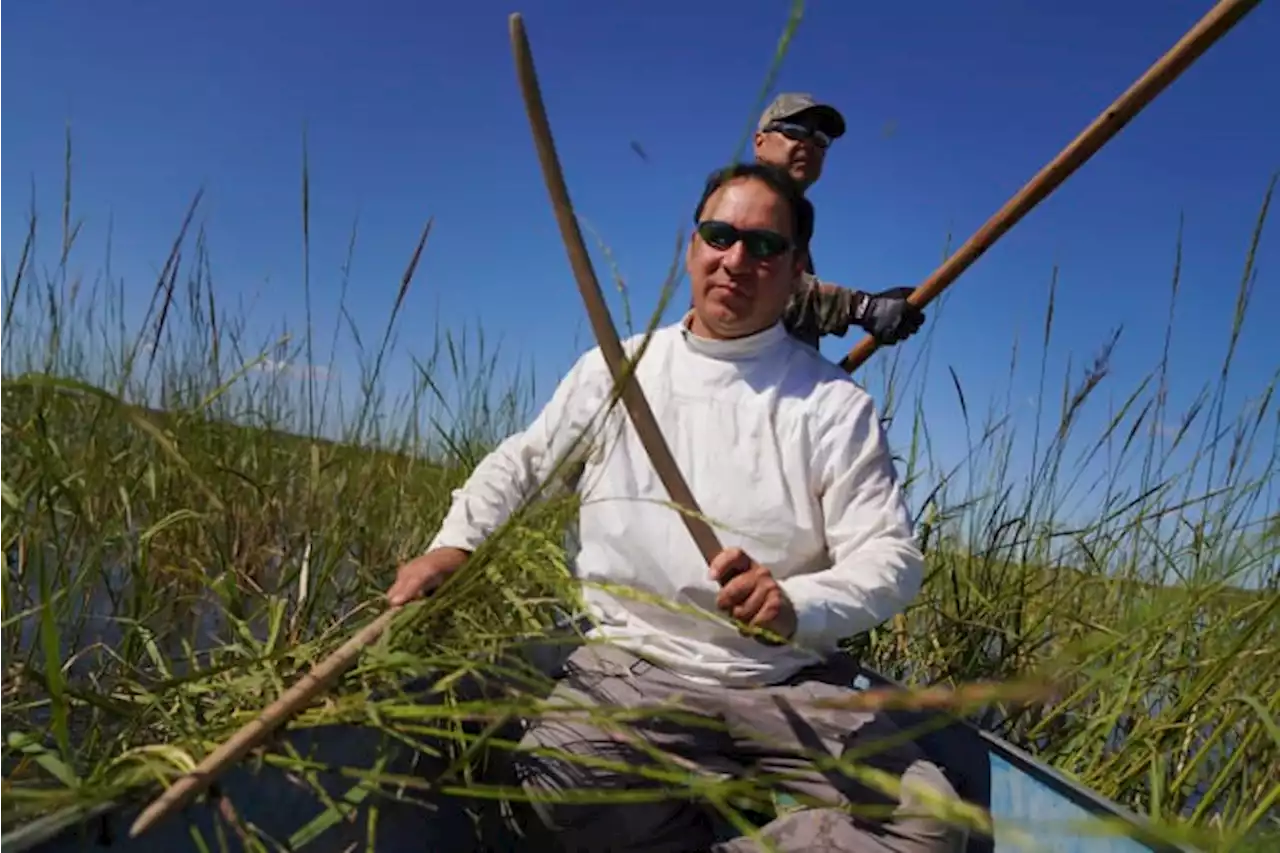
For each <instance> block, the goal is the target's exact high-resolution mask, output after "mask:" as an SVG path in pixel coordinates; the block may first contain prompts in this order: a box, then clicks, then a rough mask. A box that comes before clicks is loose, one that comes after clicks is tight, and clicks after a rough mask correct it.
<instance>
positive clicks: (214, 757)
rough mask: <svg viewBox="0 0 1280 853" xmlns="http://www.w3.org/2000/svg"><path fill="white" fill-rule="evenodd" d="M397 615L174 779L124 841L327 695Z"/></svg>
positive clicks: (389, 613) (386, 617) (365, 632)
mask: <svg viewBox="0 0 1280 853" xmlns="http://www.w3.org/2000/svg"><path fill="white" fill-rule="evenodd" d="M400 609H401V608H400V607H399V606H396V607H391V608H388V609H387V610H386V611H385V612H384V613H383V614H382V615H381V616H379V617H378V618H377V619H374V620H373V621H372V622H370V623H369V624H368V625H366V626H364V627H363V628H361V629H360V630H359V631H358V632H356V633H355V634H354V635H353V636H352V637H351V639H349V640H347V641H346V642H345V643H343V644H342V646H341V647H340V648H339V649H338V650H337V651H336V652H334V653H333V654H331V655H329V657H327V658H325V659H324V660H323V661H321V662H320V663H318V664H316V665H315V666H314V667H312V668H311V671H310V672H308V673H307V674H306V675H305V676H303V677H302V678H301V679H300V680H299V681H298V683H297V684H295V685H293V686H292V687H290V688H289V689H288V690H286V691H285V692H284V693H283V694H282V695H281V696H280V698H279V699H276V701H274V702H272V703H271V704H270V705H268V706H267V707H266V708H265V709H264V710H263V711H262V713H261V714H259V715H258V716H257V718H255V719H254V720H253V721H251V722H249V723H247V724H245V725H244V726H243V727H241V728H240V730H239V731H237V732H236V733H235V734H234V735H232V736H231V737H230V738H228V739H227V741H226V743H224V744H222V746H220V747H218V748H217V749H215V750H214V751H213V752H211V753H209V755H208V756H206V757H205V759H204V761H201V762H200V763H199V764H198V765H196V768H195V769H194V770H192V771H191V772H190V773H188V774H186V775H184V776H181V777H179V778H178V780H177V781H176V782H174V783H173V784H172V785H170V786H169V788H168V789H166V790H165V791H164V792H163V793H162V794H160V796H158V797H156V799H155V800H153V801H152V802H151V804H150V805H149V806H147V807H146V808H145V809H143V811H142V814H140V815H138V818H137V820H135V821H134V822H133V825H132V826H130V827H129V837H130V838H137V837H138V836H139V835H141V834H142V833H144V832H146V831H147V830H148V829H149V828H150V827H152V826H153V825H155V823H156V822H157V821H159V820H160V819H161V818H163V817H165V816H166V815H168V814H169V813H171V812H174V811H177V810H178V809H180V808H182V807H184V806H186V805H187V804H188V803H190V802H191V800H192V799H194V798H195V797H196V796H197V795H198V794H200V792H202V791H204V790H205V789H206V788H208V787H209V785H210V784H211V783H212V782H213V780H214V779H216V778H217V777H218V776H220V775H221V774H222V773H224V772H226V770H227V769H228V768H229V767H231V765H233V764H235V763H236V762H238V761H240V759H242V758H244V757H245V756H246V755H248V753H249V750H251V749H253V748H254V747H255V746H257V745H258V744H259V743H260V742H261V741H262V740H263V739H265V738H266V737H267V736H268V735H269V734H271V732H273V731H274V730H275V729H276V728H278V727H279V726H280V724H281V723H283V722H284V721H285V720H287V719H288V718H289V717H291V716H293V715H294V714H296V713H297V712H298V711H300V710H302V709H303V708H304V707H306V705H308V704H309V703H310V702H311V701H312V700H313V699H315V697H316V696H318V695H320V693H321V692H323V691H325V690H327V689H328V688H329V687H330V686H331V685H332V684H333V682H334V681H336V680H337V678H338V676H339V675H341V674H342V673H343V672H344V671H345V670H346V669H347V667H349V666H350V665H351V664H352V663H354V662H355V660H356V658H358V657H359V656H360V652H362V651H364V649H365V647H366V646H368V645H370V644H371V643H373V642H374V641H375V640H376V639H378V637H379V636H381V635H382V632H383V631H385V630H386V629H387V627H388V626H390V624H391V620H392V619H394V618H395V617H396V614H398V613H399V612H400Z"/></svg>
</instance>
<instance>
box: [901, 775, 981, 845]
mask: <svg viewBox="0 0 1280 853" xmlns="http://www.w3.org/2000/svg"><path fill="white" fill-rule="evenodd" d="M959 801H960V795H959V793H958V792H957V791H956V789H955V787H954V786H953V785H952V784H951V782H950V780H948V779H947V777H946V774H944V773H943V772H942V769H941V768H940V767H939V766H938V765H937V764H935V763H934V762H932V761H929V760H925V759H921V760H917V761H915V762H913V763H912V764H911V766H910V767H908V768H907V771H906V773H904V774H903V776H902V794H901V796H900V797H899V807H898V811H899V814H900V815H901V817H900V820H899V821H898V823H899V824H900V826H901V829H902V830H903V835H904V836H905V838H906V840H907V841H908V842H909V846H908V847H907V848H906V849H907V850H910V851H912V853H915V851H917V850H918V851H920V853H960V852H961V851H963V850H964V849H965V846H966V845H967V844H968V841H969V831H968V829H967V828H966V827H965V825H964V824H962V823H960V822H958V821H957V820H956V819H955V816H954V812H955V811H956V810H955V808H954V806H955V804H956V803H958V802H959Z"/></svg>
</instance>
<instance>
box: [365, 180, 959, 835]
mask: <svg viewBox="0 0 1280 853" xmlns="http://www.w3.org/2000/svg"><path fill="white" fill-rule="evenodd" d="M695 222H696V223H697V227H696V229H695V232H694V235H693V236H692V238H691V239H690V243H689V248H688V252H687V256H686V263H687V267H688V271H689V277H690V281H691V286H692V291H693V309H692V310H691V311H690V312H689V313H688V315H686V317H685V318H684V319H683V321H681V322H680V323H677V324H673V325H671V326H668V327H665V328H662V329H659V330H658V331H657V332H656V333H654V335H653V336H652V338H651V339H650V341H649V342H648V345H647V347H646V349H645V351H644V354H643V357H642V358H641V359H640V361H639V364H638V367H637V371H636V375H637V378H638V381H639V383H640V386H641V388H642V389H643V391H644V393H645V395H646V397H647V398H648V400H649V403H650V406H651V407H652V409H653V413H654V416H655V417H656V419H657V421H658V423H659V425H660V427H661V429H662V431H663V434H664V435H665V437H666V440H667V442H668V444H669V445H670V447H671V451H672V453H673V455H674V457H675V459H676V462H677V464H678V465H679V467H680V470H681V471H682V473H683V474H684V476H685V478H686V480H687V481H688V483H689V487H690V489H691V490H692V492H693V494H694V495H695V496H696V497H697V499H698V501H699V503H700V504H701V507H702V510H703V512H704V513H705V515H706V516H707V518H708V519H709V520H710V521H711V523H712V525H713V526H714V527H716V528H717V533H718V535H719V537H720V540H721V542H722V543H723V545H724V548H725V550H724V551H723V552H721V553H720V554H719V555H717V556H716V558H715V559H714V560H713V561H712V564H711V566H710V567H708V566H707V565H706V564H705V563H704V561H703V559H702V557H701V556H700V554H699V552H698V550H697V547H696V546H695V545H694V543H693V541H692V538H691V537H690V536H689V534H688V532H687V530H686V528H685V527H684V525H683V522H682V521H681V519H680V517H679V512H678V510H676V509H674V508H672V507H671V505H670V498H669V496H668V495H667V494H666V492H665V490H664V489H663V487H662V485H661V482H660V481H659V480H658V478H657V475H656V473H655V472H654V470H653V467H652V465H651V464H650V462H649V459H648V456H647V455H646V453H645V451H644V448H643V446H642V445H641V443H640V441H639V439H638V437H637V435H636V433H635V430H634V428H633V427H632V425H631V423H630V420H629V419H628V417H627V415H626V413H625V410H624V409H623V408H622V407H621V406H615V407H613V409H612V410H611V411H610V412H608V413H607V414H605V413H604V411H603V410H604V408H605V406H606V404H607V400H608V397H609V394H610V391H611V387H612V379H611V376H610V373H609V370H608V368H607V366H606V364H605V362H604V360H603V357H602V355H601V353H600V351H599V350H598V349H593V350H592V351H590V352H588V353H587V354H585V355H583V356H582V357H581V358H580V359H579V360H578V361H577V363H576V364H575V365H574V366H573V367H572V368H571V369H570V371H569V373H568V375H567V376H566V377H565V378H564V379H563V380H562V381H561V383H560V385H559V386H558V387H557V389H556V391H555V393H554V395H553V396H552V398H551V400H550V401H549V402H548V403H547V405H546V407H545V408H543V410H542V411H541V412H540V413H539V414H538V416H537V417H536V418H535V419H534V421H533V422H532V423H531V424H530V425H529V426H528V428H526V429H525V430H524V431H523V432H520V433H518V434H516V435H513V436H511V437H510V438H508V439H506V440H505V441H504V442H503V443H502V444H500V445H499V446H498V447H497V448H496V449H495V450H494V451H493V452H492V453H490V454H489V455H488V456H487V457H486V458H485V459H484V460H483V461H482V462H481V463H480V464H479V465H478V466H477V467H476V469H475V471H474V472H473V474H472V475H471V477H470V478H469V479H468V481H467V483H466V484H465V485H464V486H463V488H462V489H460V490H458V491H457V492H456V493H455V495H454V500H453V504H452V507H451V508H450V510H449V513H448V515H447V516H446V518H445V520H444V523H443V525H442V526H441V528H440V531H439V533H438V534H437V536H436V538H435V540H434V542H433V543H432V545H431V548H430V550H429V551H428V552H427V553H426V554H424V555H423V556H421V557H419V558H417V559H415V560H413V561H411V562H409V563H407V564H405V565H404V566H402V567H401V568H400V570H399V572H398V574H397V578H396V581H395V583H394V585H393V586H392V588H391V589H390V591H389V592H388V597H389V599H390V600H391V601H392V602H393V603H398V602H403V601H407V600H409V599H410V598H412V597H414V596H416V595H419V594H422V593H423V592H425V591H429V590H431V589H434V588H435V587H436V586H438V585H439V583H441V582H442V581H443V580H444V579H445V578H446V577H447V576H448V575H449V574H450V573H451V572H453V571H456V570H457V569H458V568H460V567H461V566H462V565H463V563H464V562H465V560H466V558H467V555H468V554H469V553H470V552H471V551H473V550H474V549H475V548H476V547H477V546H479V545H480V543H481V542H482V541H484V539H485V538H486V537H487V536H489V535H490V534H491V533H492V532H493V531H494V530H496V529H497V528H498V527H499V526H500V525H501V524H502V523H503V522H504V521H505V520H506V519H507V518H508V517H509V516H510V514H511V513H512V512H513V511H514V510H515V509H516V508H517V507H518V506H519V505H520V504H521V503H522V502H523V501H524V500H525V498H526V496H528V495H529V494H530V493H531V492H532V490H533V489H534V488H535V487H537V486H538V485H539V484H541V483H542V482H544V481H545V480H546V479H547V478H548V477H549V476H550V475H551V474H552V472H553V469H554V468H555V466H556V465H557V463H558V462H560V461H561V459H562V458H563V457H564V456H565V454H566V452H567V451H568V450H569V449H570V448H571V446H572V445H573V444H574V443H575V441H576V440H577V439H578V438H579V436H582V435H584V434H588V435H590V436H591V441H592V446H593V447H594V448H596V449H597V451H596V452H594V453H592V454H589V455H588V458H587V461H586V470H585V476H584V477H583V478H582V480H581V483H580V486H579V488H581V489H582V490H583V492H584V494H583V496H582V497H583V501H582V508H581V511H580V516H579V522H578V528H579V529H578V537H579V549H580V550H579V553H578V554H577V556H576V559H575V568H576V575H577V577H578V578H579V579H580V580H581V581H582V582H583V584H584V591H583V596H584V598H585V600H586V601H587V603H588V605H589V606H590V609H591V615H592V617H593V620H594V623H595V627H594V628H593V629H592V631H591V634H590V636H591V637H592V638H593V639H594V640H598V641H600V642H591V643H588V644H587V645H585V646H584V647H582V648H580V649H578V650H577V651H575V652H574V653H573V654H572V655H571V656H570V658H569V659H568V663H567V665H566V670H565V674H564V676H563V678H562V679H561V680H560V682H559V683H558V685H557V687H556V690H555V692H554V693H553V695H552V700H553V701H561V700H568V701H577V702H585V703H589V704H595V705H606V706H610V707H615V708H616V707H618V706H621V707H624V708H635V707H637V706H641V705H643V706H655V705H666V706H670V705H671V704H673V703H674V704H675V705H677V706H679V707H683V708H685V709H686V711H687V712H690V713H692V714H693V715H694V717H693V719H694V720H696V721H697V722H688V721H686V722H673V721H672V720H670V719H665V720H654V719H645V718H644V717H643V716H642V717H641V719H639V720H637V721H634V722H633V723H631V724H630V726H629V727H625V726H624V727H622V728H621V729H619V730H617V731H614V730H611V729H610V728H609V727H608V726H606V725H604V724H603V723H600V722H599V721H597V723H596V724H591V723H589V722H587V721H586V720H585V719H583V718H577V719H566V718H564V717H563V716H561V717H558V718H557V717H552V718H549V719H545V720H535V721H533V723H532V724H531V726H530V729H529V730H528V732H527V733H526V735H525V738H524V745H525V746H530V747H542V748H544V750H545V749H552V750H557V751H561V752H567V753H570V754H574V755H582V756H584V757H587V758H595V759H601V758H603V759H612V760H614V761H615V762H621V765H620V766H616V767H614V768H604V767H601V766H599V765H598V764H596V765H587V764H581V763H576V762H571V761H568V760H560V759H555V758H553V757H549V756H548V755H546V754H540V755H538V756H536V757H535V756H534V755H527V756H523V757H522V762H521V763H522V770H523V785H524V787H525V789H526V791H527V792H528V793H529V794H530V796H531V798H532V799H533V801H534V807H535V809H536V810H537V811H538V813H539V814H540V816H541V817H542V819H543V820H544V822H546V823H547V825H548V826H549V827H551V828H552V829H554V830H555V831H556V832H557V833H558V835H559V837H560V839H561V841H562V843H563V845H564V847H565V849H566V850H573V851H577V850H611V851H622V850H637V851H639V850H645V851H677V850H708V849H711V850H721V851H746V850H755V849H758V848H757V847H756V844H755V842H753V841H751V840H749V839H747V838H739V839H735V840H733V841H729V842H719V843H716V842H715V840H714V838H713V836H712V828H711V824H710V820H709V816H708V812H707V810H706V809H705V808H699V807H697V806H696V805H694V804H692V803H690V802H689V801H688V799H681V798H679V796H678V795H677V796H676V797H673V798H671V799H666V800H662V799H658V800H650V801H642V802H637V803H633V804H614V803H609V804H603V803H602V804H595V805H584V804H571V803H568V802H564V801H563V800H564V799H566V794H565V792H572V791H575V790H577V791H587V790H589V791H592V792H594V791H597V790H599V789H601V788H613V789H619V788H625V789H636V788H641V787H645V786H653V785H654V784H655V783H654V782H652V781H646V780H645V778H644V777H643V776H640V775H639V774H636V773H633V772H626V770H625V768H626V766H627V765H631V766H636V765H639V764H643V763H645V762H651V761H652V758H651V757H646V756H645V755H644V753H643V751H642V750H641V748H640V746H637V744H638V743H640V739H642V740H643V741H647V742H648V744H649V745H650V746H653V747H657V748H660V749H661V750H663V751H665V752H667V753H669V754H674V755H678V756H680V757H681V760H682V761H683V764H684V766H686V767H688V768H692V769H695V770H696V771H697V772H699V773H709V774H721V775H725V776H742V775H747V774H752V775H754V774H766V775H771V776H772V775H775V774H782V775H783V776H786V777H787V778H785V779H783V780H781V781H780V784H781V785H782V787H784V788H786V789H789V790H790V791H791V792H792V793H793V794H794V795H796V796H797V797H798V798H800V799H801V800H802V801H804V802H805V803H806V804H808V805H809V806H810V807H808V808H805V809H803V810H798V811H795V812H792V813H788V814H784V815H782V816H780V817H778V818H777V819H776V820H774V821H773V822H772V823H770V824H769V825H768V826H767V827H766V829H765V832H766V835H767V837H768V838H769V839H770V840H771V841H772V842H773V843H774V844H775V846H776V847H777V848H778V849H781V850H788V851H790V850H797V851H798V850H819V849H825V850H848V851H886V853H887V851H896V853H926V851H927V852H928V853H933V851H954V850H959V849H960V848H961V846H962V844H963V838H964V834H963V833H962V832H959V831H958V830H957V829H955V828H953V827H950V826H948V825H946V824H945V823H943V822H941V821H938V820H935V819H933V818H931V817H929V816H927V815H925V814H921V813H920V811H921V806H920V800H919V799H918V795H917V794H913V793H911V790H912V789H911V786H913V785H923V786H925V787H927V788H928V789H930V790H931V791H933V792H935V794H936V795H941V796H954V791H953V789H952V787H951V786H950V784H949V783H948V782H947V781H946V779H945V777H944V776H943V775H942V773H941V772H940V770H939V769H938V768H937V767H936V766H935V765H934V764H932V763H931V762H929V761H928V760H927V759H926V758H925V757H924V755H923V754H922V753H921V751H920V750H919V748H918V747H916V746H915V745H914V744H913V743H911V742H909V741H908V742H905V743H899V744H896V745H893V746H890V747H886V746H882V745H879V743H878V741H879V740H880V738H882V737H884V736H886V735H887V736H890V737H892V736H893V735H894V734H895V732H896V729H895V728H894V726H893V725H892V723H891V722H889V721H888V720H887V719H886V718H884V717H883V716H881V715H875V714H868V713H861V712H848V711H839V710H832V709H821V708H813V707H810V706H809V703H810V702H811V701H812V700H814V699H819V698H823V699H831V698H839V697H842V696H849V695H852V694H853V690H852V688H851V687H850V686H849V682H850V674H849V672H848V671H847V669H846V671H845V672H840V671H839V670H840V668H841V667H840V665H839V658H838V657H835V656H833V653H834V652H835V650H836V647H837V643H838V642H839V641H840V640H841V639H843V638H846V637H849V636H852V635H854V634H857V633H859V632H862V631H865V630H867V629H869V628H871V627H874V626H876V625H878V624H880V623H882V622H884V621H885V620H886V619H888V618H889V617H891V616H893V615H894V614H896V613H899V612H901V611H902V610H903V608H904V607H906V605H907V604H908V603H909V602H910V601H911V599H912V598H913V597H914V596H915V595H916V594H917V592H918V591H919V587H920V584H921V578H922V559H921V555H920V553H919V551H918V550H917V548H916V545H915V544H914V541H913V536H912V531H911V523H910V518H909V515H908V511H907V507H906V504H905V500H904V498H903V495H902V492H901V490H900V488H899V487H898V485H897V483H896V481H895V477H894V472H893V463H892V461H891V459H890V455H889V449H888V447H887V444H886V441H885V437H884V434H883V432H882V431H881V427H880V421H879V419H878V418H877V416H876V411H875V407H874V405H873V404H872V401H871V399H870V398H869V397H868V395H867V394H866V393H864V392H863V391H862V390H861V389H860V388H858V387H857V386H856V385H855V384H854V383H853V381H852V380H851V379H850V378H849V377H848V376H847V375H846V374H844V372H843V371H841V370H840V369H839V368H838V367H837V366H835V365H833V364H831V363H830V362H828V361H827V360H826V359H824V358H823V357H822V356H821V355H820V354H819V353H818V352H817V351H815V350H814V349H812V348H811V347H808V346H806V345H805V344H804V343H802V342H800V341H798V340H796V339H795V338H794V337H792V336H790V335H789V334H787V331H786V330H785V328H784V327H783V324H782V322H781V318H782V315H783V312H784V310H785V309H786V306H787V302H788V300H789V299H790V298H791V293H792V286H793V285H792V282H793V281H794V280H795V277H796V276H797V275H798V273H799V271H800V270H801V269H802V268H803V266H804V263H805V258H806V250H807V246H808V239H809V236H810V235H811V233H812V208H811V207H809V203H808V202H807V201H806V200H805V199H804V197H803V193H802V192H801V190H800V188H799V187H798V186H797V184H796V183H795V182H794V181H793V180H792V179H791V178H789V176H788V175H787V174H786V173H785V172H783V171H781V170H778V169H776V168H775V167H770V166H767V165H763V164H739V165H737V166H735V167H733V168H731V169H728V170H718V171H717V172H716V173H715V174H713V176H712V177H711V178H710V179H709V180H708V183H707V186H706V187H705V191H704V193H703V196H702V199H701V200H700V202H699V204H698V206H697V209H696V212H695ZM641 343H642V341H641V340H640V339H638V338H637V339H632V340H630V341H628V342H626V345H625V347H626V349H627V351H628V353H629V354H630V353H634V352H635V351H636V349H637V347H638V346H640V344H641ZM735 620H736V623H735ZM741 623H746V624H749V625H752V626H755V627H757V628H761V629H764V630H767V631H769V632H771V633H772V634H774V635H775V636H777V637H781V638H784V639H785V640H786V642H783V643H781V644H776V645H766V644H764V643H761V642H760V641H759V640H758V639H755V638H753V637H750V636H746V635H744V633H743V632H742V631H741V630H740V624H741ZM698 722H700V723H704V724H709V725H710V727H707V725H699V724H697V723H698ZM868 744H870V749H869V751H870V752H872V753H874V755H870V756H863V757H861V758H860V759H859V760H860V761H861V762H864V763H870V764H872V765H873V766H876V767H877V768H879V769H881V770H883V771H886V772H889V773H890V774H891V775H892V776H894V777H899V778H901V779H902V781H903V783H904V784H905V785H906V786H907V787H906V789H905V792H904V793H903V794H902V796H901V799H900V800H899V799H898V798H894V799H886V798H885V797H884V796H883V795H880V794H878V793H875V792H873V791H872V790H870V789H869V788H867V787H864V786H863V785H860V784H858V783H857V782H855V781H854V780H853V779H852V778H851V776H849V775H847V774H842V773H841V772H840V771H839V770H838V769H836V768H834V767H832V766H830V765H831V764H832V760H833V757H836V758H838V757H839V755H840V754H841V752H842V751H843V750H844V749H845V748H846V747H848V746H857V745H862V746H864V747H865V746H867V745H868ZM815 754H816V755H818V756H820V758H819V761H821V760H822V758H825V760H826V762H827V765H828V766H827V767H825V768H822V767H818V766H816V765H815V764H813V763H812V759H813V757H814V755H815ZM568 797H572V793H569V794H568ZM557 798H559V799H560V800H562V801H560V802H556V800H557ZM815 803H817V805H814V804H815ZM822 804H826V805H825V806H824V805H822ZM850 804H852V807H853V809H854V810H855V811H854V813H855V814H856V809H857V808H858V807H859V806H870V807H871V808H873V809H874V808H876V807H879V811H880V813H879V815H878V816H875V817H854V816H851V814H850V811H849V810H848V807H849V806H850ZM912 808H914V809H915V813H914V814H908V813H907V811H908V810H909V809H912ZM864 811H865V810H864ZM886 813H887V814H886Z"/></svg>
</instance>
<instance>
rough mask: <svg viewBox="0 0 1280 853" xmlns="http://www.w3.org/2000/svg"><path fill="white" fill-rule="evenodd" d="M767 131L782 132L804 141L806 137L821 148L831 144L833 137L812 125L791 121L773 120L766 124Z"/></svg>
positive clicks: (786, 135) (791, 137)
mask: <svg viewBox="0 0 1280 853" xmlns="http://www.w3.org/2000/svg"><path fill="white" fill-rule="evenodd" d="M764 129H765V132H766V133H781V134H782V135H783V136H785V137H786V138H787V139H794V140H796V141H800V142H803V141H804V140H806V139H811V140H813V144H814V145H816V146H818V147H819V148H826V147H827V146H829V145H830V144H831V137H830V136H828V135H827V134H825V133H823V132H822V131H821V130H816V129H814V128H811V127H806V126H805V125H803V124H795V123H794V122H789V121H771V122H769V123H768V124H766V125H765V126H764Z"/></svg>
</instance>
